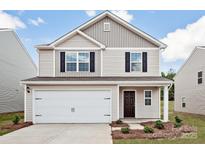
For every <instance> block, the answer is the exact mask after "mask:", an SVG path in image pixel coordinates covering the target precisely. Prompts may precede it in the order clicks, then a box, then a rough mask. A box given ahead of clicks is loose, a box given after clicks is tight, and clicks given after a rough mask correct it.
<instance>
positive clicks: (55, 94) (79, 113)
mask: <svg viewBox="0 0 205 154" xmlns="http://www.w3.org/2000/svg"><path fill="white" fill-rule="evenodd" d="M35 98H37V99H36V100H35V114H36V115H37V116H35V121H36V123H108V122H110V118H111V117H110V116H109V115H110V107H111V104H110V103H111V91H36V92H35Z"/></svg>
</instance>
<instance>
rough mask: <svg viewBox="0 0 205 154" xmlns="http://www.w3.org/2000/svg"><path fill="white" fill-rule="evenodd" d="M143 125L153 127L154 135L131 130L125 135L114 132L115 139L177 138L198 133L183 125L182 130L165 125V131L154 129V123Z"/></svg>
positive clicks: (171, 125)
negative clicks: (184, 134) (185, 134)
mask: <svg viewBox="0 0 205 154" xmlns="http://www.w3.org/2000/svg"><path fill="white" fill-rule="evenodd" d="M142 125H144V126H145V125H146V126H149V127H152V128H153V129H154V133H144V130H137V129H136V130H130V132H129V133H128V134H123V133H122V132H121V131H120V130H115V131H112V138H113V139H163V138H176V137H180V136H182V134H183V133H190V132H196V128H194V127H191V126H189V125H182V126H181V127H180V128H174V124H173V123H171V122H166V123H164V129H157V128H154V122H145V123H142Z"/></svg>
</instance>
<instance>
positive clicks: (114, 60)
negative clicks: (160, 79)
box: [103, 49, 160, 76]
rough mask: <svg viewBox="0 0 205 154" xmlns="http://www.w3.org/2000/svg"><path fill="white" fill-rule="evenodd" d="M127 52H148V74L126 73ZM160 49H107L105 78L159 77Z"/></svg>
mask: <svg viewBox="0 0 205 154" xmlns="http://www.w3.org/2000/svg"><path fill="white" fill-rule="evenodd" d="M125 52H147V72H125ZM159 54H160V51H159V49H138V50H125V49H119V50H116V49H107V50H105V51H103V76H159V75H160V66H159V65H160V64H159Z"/></svg>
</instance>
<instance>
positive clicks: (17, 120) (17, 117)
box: [12, 115, 21, 125]
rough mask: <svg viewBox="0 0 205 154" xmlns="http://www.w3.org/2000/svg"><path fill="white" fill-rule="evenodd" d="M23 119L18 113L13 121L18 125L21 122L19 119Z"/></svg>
mask: <svg viewBox="0 0 205 154" xmlns="http://www.w3.org/2000/svg"><path fill="white" fill-rule="evenodd" d="M20 120H21V118H20V117H19V116H18V115H15V116H14V118H13V120H12V122H13V123H14V124H15V125H17V124H18V123H19V121H20Z"/></svg>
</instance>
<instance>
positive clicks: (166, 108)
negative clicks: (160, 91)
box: [163, 86, 169, 122]
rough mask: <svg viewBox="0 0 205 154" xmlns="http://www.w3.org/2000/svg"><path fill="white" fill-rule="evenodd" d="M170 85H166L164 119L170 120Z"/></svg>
mask: <svg viewBox="0 0 205 154" xmlns="http://www.w3.org/2000/svg"><path fill="white" fill-rule="evenodd" d="M168 97H169V96H168V86H164V117H163V118H164V119H163V120H164V121H165V122H167V121H168V120H169V100H168Z"/></svg>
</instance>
